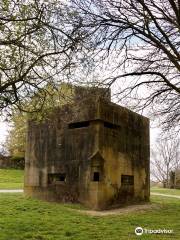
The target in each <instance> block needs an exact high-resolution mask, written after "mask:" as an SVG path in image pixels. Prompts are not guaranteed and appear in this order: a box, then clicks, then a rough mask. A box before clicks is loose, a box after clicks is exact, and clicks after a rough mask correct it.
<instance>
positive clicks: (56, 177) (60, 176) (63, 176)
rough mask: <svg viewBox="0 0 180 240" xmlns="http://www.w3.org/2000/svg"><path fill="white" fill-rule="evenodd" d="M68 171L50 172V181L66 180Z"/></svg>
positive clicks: (50, 182)
mask: <svg viewBox="0 0 180 240" xmlns="http://www.w3.org/2000/svg"><path fill="white" fill-rule="evenodd" d="M65 181H66V173H49V174H48V183H49V184H52V183H55V182H65Z"/></svg>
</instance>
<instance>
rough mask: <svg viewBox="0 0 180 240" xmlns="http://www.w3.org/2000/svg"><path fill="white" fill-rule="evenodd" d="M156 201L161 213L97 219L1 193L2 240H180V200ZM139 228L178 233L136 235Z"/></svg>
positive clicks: (15, 195)
mask: <svg viewBox="0 0 180 240" xmlns="http://www.w3.org/2000/svg"><path fill="white" fill-rule="evenodd" d="M152 202H153V203H156V204H157V205H158V210H157V209H156V210H155V209H154V210H148V211H146V212H139V211H138V212H137V213H128V214H127V213H126V214H124V215H119V216H118V215H114V216H103V217H102V216H101V217H97V216H96V217H95V216H88V215H85V214H82V213H79V212H78V211H76V210H75V209H73V206H72V205H68V204H67V205H65V204H57V203H47V202H43V201H40V200H35V199H31V198H27V197H24V196H23V194H20V193H19V194H5V193H3V194H0V216H1V218H0V230H1V232H0V240H10V239H12V240H26V239H27V240H30V239H31V240H66V239H71V240H72V239H74V240H94V239H97V240H102V239H104V240H120V239H123V240H128V239H130V240H131V239H180V214H179V213H180V201H179V200H178V199H173V198H172V199H171V198H164V197H159V196H153V197H152ZM74 208H80V206H79V205H75V206H74ZM137 226H141V227H144V228H147V229H159V228H160V229H164V228H166V229H173V231H174V233H173V234H169V235H168V234H163V235H162V234H157V235H154V234H143V235H142V236H136V235H135V234H134V229H135V228H136V227H137Z"/></svg>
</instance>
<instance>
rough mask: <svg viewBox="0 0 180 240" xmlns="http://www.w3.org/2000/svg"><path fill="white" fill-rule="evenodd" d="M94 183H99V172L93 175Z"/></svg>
mask: <svg viewBox="0 0 180 240" xmlns="http://www.w3.org/2000/svg"><path fill="white" fill-rule="evenodd" d="M93 181H94V182H99V172H94V173H93Z"/></svg>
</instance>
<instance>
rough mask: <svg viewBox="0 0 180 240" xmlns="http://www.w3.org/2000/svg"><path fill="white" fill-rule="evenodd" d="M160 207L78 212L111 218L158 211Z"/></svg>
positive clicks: (128, 207) (145, 206)
mask: <svg viewBox="0 0 180 240" xmlns="http://www.w3.org/2000/svg"><path fill="white" fill-rule="evenodd" d="M158 208H159V206H157V205H156V204H139V205H131V206H126V207H122V208H116V209H111V210H104V211H95V210H76V211H78V212H79V213H82V214H87V215H91V216H109V215H124V214H128V213H131V212H138V213H139V212H145V211H147V210H153V209H158Z"/></svg>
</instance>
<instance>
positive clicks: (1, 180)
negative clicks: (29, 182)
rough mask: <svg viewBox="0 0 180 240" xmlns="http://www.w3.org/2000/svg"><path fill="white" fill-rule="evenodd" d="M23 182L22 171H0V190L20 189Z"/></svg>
mask: <svg viewBox="0 0 180 240" xmlns="http://www.w3.org/2000/svg"><path fill="white" fill-rule="evenodd" d="M23 182H24V171H23V170H15V169H0V189H22V188H23Z"/></svg>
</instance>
